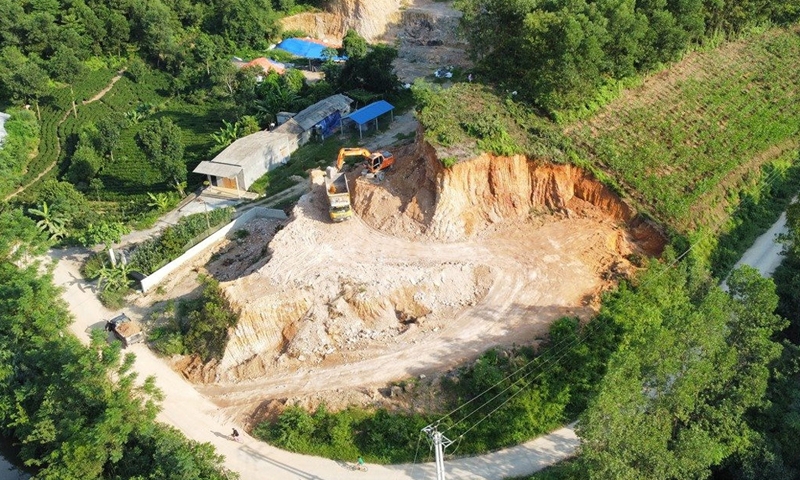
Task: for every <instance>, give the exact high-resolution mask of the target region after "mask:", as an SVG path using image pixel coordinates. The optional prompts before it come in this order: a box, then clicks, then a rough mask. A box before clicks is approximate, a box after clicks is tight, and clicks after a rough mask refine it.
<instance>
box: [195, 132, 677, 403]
mask: <svg viewBox="0 0 800 480" xmlns="http://www.w3.org/2000/svg"><path fill="white" fill-rule="evenodd" d="M395 156H396V163H395V166H394V167H393V168H392V170H391V171H389V173H388V174H387V175H386V179H385V180H384V181H383V182H380V183H373V182H372V181H371V180H368V179H366V178H364V177H361V178H359V176H358V175H359V172H357V171H352V172H350V174H349V176H350V178H351V185H352V187H351V188H352V190H353V192H352V196H353V205H354V209H355V211H356V216H355V217H354V218H353V219H351V220H349V221H347V222H344V223H341V224H332V223H330V222H329V219H328V218H327V203H326V199H325V194H324V188H323V187H322V177H321V175H322V172H319V171H317V172H314V174H313V175H312V191H311V193H309V194H307V195H306V196H304V197H303V198H301V200H300V202H299V203H298V205H297V207H296V208H295V210H294V212H293V216H292V219H291V221H290V222H289V223H288V224H287V225H286V227H285V228H283V229H282V230H281V231H279V232H277V234H276V235H275V237H274V239H272V241H271V243H270V244H269V248H268V250H269V252H268V254H267V258H269V261H268V262H266V263H263V264H261V266H259V267H257V269H256V270H252V269H250V270H249V273H248V274H247V275H246V276H242V277H241V278H236V279H234V280H233V281H230V282H227V283H224V284H223V288H224V289H225V294H226V296H227V298H228V299H229V301H230V303H231V305H232V307H233V308H234V310H235V311H236V312H237V314H238V315H239V317H240V321H239V323H238V325H237V326H236V327H235V328H234V329H232V330H231V332H230V340H229V342H228V345H227V348H226V351H225V354H224V357H223V359H222V360H221V361H220V362H219V363H218V364H213V365H206V366H201V365H198V364H192V365H191V366H190V367H189V368H187V370H186V373H187V376H189V377H190V378H192V379H193V380H196V381H201V382H206V383H207V382H220V383H223V384H225V383H231V382H234V383H236V382H240V381H243V380H248V379H250V380H252V381H259V379H261V378H262V377H264V376H265V375H269V376H272V377H273V380H270V382H273V383H280V382H281V380H277V379H278V378H280V375H279V372H285V373H286V374H287V375H289V374H291V372H294V371H297V369H299V368H306V369H308V368H312V369H322V370H325V369H334V370H335V369H336V368H339V367H342V368H343V369H344V373H340V374H339V375H347V373H346V372H347V370H348V368H347V365H348V364H354V363H360V364H363V365H364V368H365V369H367V370H368V371H369V368H368V367H367V366H366V365H369V363H370V359H373V360H374V361H376V362H378V363H381V364H382V365H383V364H385V363H386V362H388V361H389V360H387V358H388V357H389V356H391V355H393V354H397V355H401V356H402V357H403V358H404V362H405V363H407V365H406V364H404V363H403V362H401V361H398V362H396V368H397V371H396V372H394V371H392V369H387V370H385V371H380V370H376V371H375V372H372V371H370V375H369V378H370V379H369V380H365V382H366V383H375V382H376V381H380V380H381V379H382V380H383V381H388V380H390V379H394V378H398V377H399V378H402V377H403V376H404V375H407V374H408V371H409V368H411V366H412V365H414V366H415V367H418V366H422V365H425V367H426V368H434V369H435V368H437V366H444V365H439V363H441V362H442V361H443V359H440V358H437V359H431V360H432V361H433V363H430V364H425V361H423V360H422V358H421V357H417V356H415V355H409V354H408V352H410V351H413V350H414V349H425V348H426V344H431V345H433V344H437V345H438V343H442V344H443V345H447V347H446V348H448V349H452V348H457V349H459V350H461V351H462V353H463V354H464V355H466V357H469V356H470V355H474V354H478V353H480V352H481V351H482V350H484V349H485V348H489V347H491V346H493V345H498V344H499V345H505V344H508V345H510V344H512V343H519V342H520V341H521V339H523V338H528V339H530V340H532V339H533V338H535V335H541V334H544V333H545V332H546V329H547V326H548V325H549V322H551V321H552V320H554V319H555V318H558V317H559V316H563V315H574V314H589V313H590V312H591V308H592V306H593V305H594V302H595V301H596V298H597V297H596V295H597V294H598V292H600V291H602V290H603V289H604V288H607V287H608V286H609V285H611V284H613V282H614V281H615V279H616V278H618V277H619V275H623V276H624V275H626V274H627V273H628V272H630V271H631V265H630V263H629V262H628V260H627V259H626V257H627V256H628V255H629V254H631V253H633V252H637V251H638V252H639V253H650V254H657V253H660V249H661V248H663V238H662V237H661V236H660V235H659V234H658V232H657V231H656V230H655V229H654V228H653V227H652V226H650V225H649V224H647V223H646V222H643V221H639V220H637V217H636V216H635V212H634V211H633V210H632V209H631V208H630V207H628V206H627V204H625V203H624V202H623V201H621V200H620V199H619V198H618V197H617V196H616V195H614V193H613V192H611V191H610V190H609V189H608V188H606V187H605V186H603V185H602V184H600V183H599V182H597V181H596V180H594V179H593V178H592V177H591V175H589V174H587V173H585V172H583V171H582V170H580V169H578V168H576V167H573V166H568V165H552V164H545V163H542V162H536V161H532V160H527V159H525V158H524V157H521V156H515V157H494V156H490V155H481V156H480V157H478V158H476V159H474V160H471V161H469V162H464V163H460V164H457V165H455V166H454V167H452V168H451V169H445V168H443V167H442V165H441V163H440V162H439V160H438V159H437V158H436V156H435V151H434V149H433V148H431V147H430V146H429V145H428V144H427V143H426V142H424V141H418V142H416V143H414V144H411V145H408V146H405V147H401V148H400V149H398V150H396V151H395ZM356 170H360V169H356ZM262 248H263V247H262ZM485 312H492V315H489V316H487V315H486V314H485ZM531 312H535V313H531ZM481 322H483V323H484V325H482V326H481ZM491 331H496V334H495V335H490V334H488V333H487V332H491ZM443 335H444V336H451V337H453V338H455V337H458V338H460V340H457V341H456V340H454V339H453V338H450V339H449V340H447V339H443V338H442V336H443ZM473 335H474V336H473ZM462 337H463V338H462ZM452 342H456V343H455V344H454V343H452ZM387 345H391V347H390V349H389V351H387ZM434 350H435V348H434ZM467 352H469V354H467ZM384 357H386V358H384ZM466 357H465V358H466ZM417 361H419V364H418V365H417ZM390 363H391V362H390ZM445 363H447V364H448V365H449V366H452V365H451V363H452V361H450V360H449V361H448V362H445ZM352 371H355V370H352ZM375 375H378V376H379V377H381V378H380V379H378V378H377V377H374V376H375ZM383 377H385V378H383ZM317 382H318V381H317ZM353 382H356V380H355V379H350V380H347V381H345V382H344V383H345V384H347V383H353ZM287 385H291V382H288V383H285V384H282V385H280V388H279V390H284V389H289V390H291V388H290V387H287ZM273 386H275V385H273ZM306 387H308V386H306ZM276 388H277V387H276ZM312 390H313V389H312ZM306 393H309V392H306ZM276 395H277V392H276ZM273 398H274V397H273Z"/></svg>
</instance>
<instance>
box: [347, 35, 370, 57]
mask: <svg viewBox="0 0 800 480" xmlns="http://www.w3.org/2000/svg"><path fill="white" fill-rule="evenodd" d="M342 49H343V50H344V54H345V55H346V56H347V57H348V58H361V57H363V56H365V55H366V54H367V41H366V40H365V39H364V37H362V36H361V35H359V34H358V32H356V31H355V30H353V29H352V28H350V29H348V30H347V33H346V34H345V35H344V38H342Z"/></svg>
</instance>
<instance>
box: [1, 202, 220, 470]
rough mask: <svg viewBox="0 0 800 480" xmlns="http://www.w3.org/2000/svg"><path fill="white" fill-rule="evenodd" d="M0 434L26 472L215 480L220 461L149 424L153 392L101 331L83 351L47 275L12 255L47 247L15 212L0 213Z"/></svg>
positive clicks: (156, 398) (152, 418) (208, 449)
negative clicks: (15, 448)
mask: <svg viewBox="0 0 800 480" xmlns="http://www.w3.org/2000/svg"><path fill="white" fill-rule="evenodd" d="M0 227H2V228H0V327H1V328H0V358H2V359H3V361H2V367H0V434H2V435H3V436H4V437H7V438H11V439H12V441H13V442H14V443H15V444H16V445H18V446H19V447H20V452H19V457H20V459H21V461H23V462H24V463H25V464H26V465H28V466H31V467H34V468H35V469H37V471H38V472H37V476H36V478H41V479H47V480H49V479H53V480H71V479H92V478H140V479H162V478H187V479H188V478H192V479H209V480H223V479H228V478H235V475H234V476H231V474H227V475H226V474H225V473H224V472H223V471H222V469H221V467H220V462H221V457H219V456H218V455H216V454H215V453H214V451H213V447H212V446H211V445H209V444H198V443H197V442H193V441H190V440H187V439H186V438H185V437H183V436H182V435H181V434H180V433H179V432H177V431H175V430H174V429H172V428H168V427H165V426H163V425H161V424H158V423H156V422H155V415H156V413H157V411H158V401H159V399H160V398H161V395H160V393H159V392H158V391H157V389H156V388H155V387H154V383H153V380H152V379H146V380H145V381H144V382H143V383H142V382H137V381H136V374H135V373H134V372H132V369H131V367H132V365H133V360H134V359H133V356H132V355H130V354H129V355H126V356H124V357H123V356H122V353H121V350H120V348H121V347H120V344H119V343H118V342H114V343H111V344H109V343H107V342H106V339H105V335H103V332H102V331H98V332H97V335H95V336H94V337H93V339H92V343H91V346H90V347H88V348H87V347H85V346H83V345H81V344H80V343H79V342H78V340H77V339H76V338H75V337H74V336H72V335H71V334H70V333H69V332H68V331H67V326H68V325H69V324H70V322H71V321H72V319H71V318H70V315H69V313H68V312H67V310H66V307H65V305H64V303H63V301H62V300H61V299H60V292H59V290H58V289H57V288H56V287H55V286H54V285H53V283H52V278H51V277H50V276H49V275H45V276H42V275H40V273H39V269H38V265H37V264H35V263H34V264H31V265H29V266H24V267H20V266H17V265H16V264H15V263H13V261H14V260H15V259H18V258H20V256H21V255H24V254H26V253H27V254H36V253H40V252H41V251H42V249H43V248H44V247H45V246H46V245H47V243H46V240H45V239H44V238H43V237H42V235H41V234H40V233H39V232H38V229H37V228H36V226H35V225H34V224H33V221H32V220H30V219H28V218H26V217H25V216H23V215H22V212H20V211H19V210H9V209H6V210H0Z"/></svg>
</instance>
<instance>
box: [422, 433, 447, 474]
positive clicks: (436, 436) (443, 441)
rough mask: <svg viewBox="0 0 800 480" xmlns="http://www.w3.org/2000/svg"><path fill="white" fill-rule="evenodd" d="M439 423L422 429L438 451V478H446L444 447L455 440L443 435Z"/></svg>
mask: <svg viewBox="0 0 800 480" xmlns="http://www.w3.org/2000/svg"><path fill="white" fill-rule="evenodd" d="M437 428H438V426H437V425H433V424H431V425H428V426H427V427H425V428H423V429H422V431H423V432H424V433H425V434H426V435H428V438H429V439H430V440H431V443H433V449H434V451H435V452H436V480H444V449H445V448H447V447H449V446H450V445H452V444H453V441H452V440H450V439H449V438H447V437H445V436H444V435H442V433H441V432H440V431H439V430H437Z"/></svg>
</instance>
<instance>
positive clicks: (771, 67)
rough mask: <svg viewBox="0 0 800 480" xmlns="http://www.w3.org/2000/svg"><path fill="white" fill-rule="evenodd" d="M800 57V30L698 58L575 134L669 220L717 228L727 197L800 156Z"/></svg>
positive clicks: (586, 151)
mask: <svg viewBox="0 0 800 480" xmlns="http://www.w3.org/2000/svg"><path fill="white" fill-rule="evenodd" d="M798 58H800V35H798V32H797V31H787V30H778V29H775V30H770V31H768V32H766V33H764V34H761V35H759V36H756V37H751V38H749V39H746V40H742V41H738V42H734V43H730V44H727V45H725V46H723V47H721V48H719V49H716V50H712V51H708V52H702V53H694V54H691V55H689V56H688V58H687V59H685V60H684V61H682V62H680V63H678V64H676V65H674V66H672V67H671V68H669V69H668V70H666V71H664V72H661V73H659V74H657V75H654V76H653V77H651V78H648V79H647V80H646V81H645V82H644V84H643V85H642V86H641V87H638V88H636V89H633V90H631V91H627V92H625V94H623V95H622V96H621V97H620V98H619V99H617V100H615V101H613V102H611V103H610V104H609V105H607V106H606V107H605V108H603V109H602V110H600V112H599V113H598V114H597V115H595V116H594V117H593V118H591V119H589V120H587V121H585V122H581V123H578V124H575V125H571V126H569V127H568V128H567V132H568V135H569V136H571V137H572V138H573V139H574V141H575V143H576V145H577V146H578V147H579V149H580V150H583V152H582V154H583V155H582V156H586V157H588V158H589V159H591V161H592V162H594V163H596V164H599V165H600V166H601V167H602V168H604V169H606V170H608V171H609V172H611V173H612V174H613V175H614V177H616V178H617V180H618V181H619V182H621V183H622V184H623V185H625V187H626V188H625V190H627V191H628V192H631V194H632V195H633V196H634V197H635V198H636V199H637V200H638V201H639V202H640V203H641V204H642V205H643V206H644V207H645V208H646V209H649V210H650V211H651V212H652V213H653V214H654V215H655V216H656V217H658V218H659V219H661V220H662V221H664V222H666V223H668V224H670V225H672V226H673V227H675V228H677V229H678V230H681V231H688V230H692V229H695V228H696V227H697V226H698V225H713V224H715V223H719V222H720V221H721V220H722V218H723V217H724V216H722V215H719V211H720V210H721V209H724V207H725V205H726V203H727V202H726V196H727V195H728V193H727V192H726V190H729V191H731V192H733V191H736V188H732V187H736V186H737V185H738V184H739V183H740V182H741V179H742V178H743V177H745V176H746V175H747V174H748V173H752V172H757V171H758V170H759V167H760V166H761V165H763V164H765V163H767V162H769V161H772V160H774V159H776V158H778V157H781V156H785V154H786V152H787V151H788V150H792V149H794V148H796V146H797V141H798V138H800V102H798V100H797V89H798V86H799V85H800V69H798V68H797V59H798ZM720 207H723V208H720Z"/></svg>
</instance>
